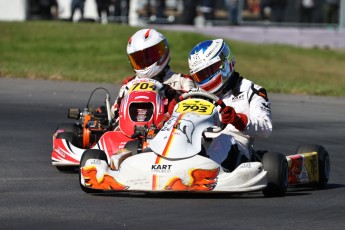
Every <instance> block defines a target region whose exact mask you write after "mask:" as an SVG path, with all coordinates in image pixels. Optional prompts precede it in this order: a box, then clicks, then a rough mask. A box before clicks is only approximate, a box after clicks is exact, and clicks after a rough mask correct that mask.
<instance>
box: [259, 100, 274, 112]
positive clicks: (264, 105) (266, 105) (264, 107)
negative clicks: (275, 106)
mask: <svg viewBox="0 0 345 230" xmlns="http://www.w3.org/2000/svg"><path fill="white" fill-rule="evenodd" d="M260 109H261V110H263V111H270V110H271V106H270V103H269V102H262V103H261V106H260Z"/></svg>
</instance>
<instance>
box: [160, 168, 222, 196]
mask: <svg viewBox="0 0 345 230" xmlns="http://www.w3.org/2000/svg"><path fill="white" fill-rule="evenodd" d="M218 174H219V168H215V169H192V170H191V171H190V173H189V176H190V182H189V183H188V184H184V183H183V181H182V179H181V178H179V177H173V178H171V179H170V180H169V182H168V183H167V184H166V185H165V186H164V189H165V190H173V191H210V190H213V189H214V188H215V187H216V185H217V176H218Z"/></svg>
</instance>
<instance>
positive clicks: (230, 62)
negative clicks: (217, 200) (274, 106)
mask: <svg viewBox="0 0 345 230" xmlns="http://www.w3.org/2000/svg"><path fill="white" fill-rule="evenodd" d="M188 63H189V68H190V73H191V76H192V77H193V79H194V81H195V82H196V85H197V86H198V87H199V88H201V89H202V90H205V91H207V92H209V93H213V94H215V95H217V96H218V97H220V99H222V100H223V101H224V103H225V104H226V107H225V108H224V109H220V115H221V121H222V123H224V124H226V125H227V126H226V127H225V129H224V130H223V131H222V132H221V133H218V134H215V133H207V137H211V138H213V140H212V142H211V144H210V146H209V148H208V149H207V151H206V154H207V155H208V156H209V157H210V158H211V159H212V160H214V161H215V162H217V163H219V164H221V165H222V166H223V167H224V168H226V169H228V170H230V171H232V170H233V169H235V168H236V167H237V166H238V164H239V163H241V162H245V161H249V160H252V159H253V158H252V151H253V141H254V138H256V137H265V138H266V137H268V136H270V134H271V132H272V116H271V108H270V102H269V100H268V97H267V93H266V90H265V89H264V88H262V87H261V86H259V85H256V84H254V83H253V82H251V81H250V80H247V79H245V78H243V77H242V76H240V74H239V73H238V72H236V71H235V58H234V57H233V55H232V53H231V51H230V48H229V46H228V45H227V44H226V43H225V42H224V41H223V39H216V40H207V41H204V42H201V43H199V44H198V45H196V46H195V47H194V48H193V49H192V50H191V52H190V54H189V58H188Z"/></svg>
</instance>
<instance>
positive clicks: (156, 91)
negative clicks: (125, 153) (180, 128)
mask: <svg viewBox="0 0 345 230" xmlns="http://www.w3.org/2000/svg"><path fill="white" fill-rule="evenodd" d="M99 89H103V90H105V91H106V92H107V94H106V98H105V105H102V106H90V105H89V102H90V100H91V97H92V95H93V94H94V92H95V91H96V90H99ZM109 101H110V97H109V92H108V91H107V90H106V89H104V88H97V89H95V90H94V91H93V92H92V93H91V95H90V98H89V100H88V103H87V106H86V108H85V109H84V110H82V111H81V110H79V109H75V108H71V109H69V111H68V118H72V119H76V120H77V122H75V123H64V124H61V125H59V126H58V128H57V129H56V131H55V133H54V135H53V151H52V156H51V158H52V164H53V165H54V166H55V167H56V168H57V169H58V170H60V171H71V170H75V169H78V168H79V164H80V158H81V156H82V154H83V153H84V151H85V150H87V149H92V150H95V149H99V150H102V151H104V152H105V153H106V154H109V156H111V155H112V154H113V153H115V152H116V151H117V150H119V149H122V148H123V147H124V146H125V144H126V143H127V142H128V141H132V140H136V139H138V138H140V139H141V140H144V139H146V138H148V139H150V138H152V137H153V136H154V135H155V134H156V133H157V125H159V124H160V123H162V122H163V120H164V119H165V114H164V106H165V105H166V104H167V99H166V98H165V95H164V90H163V85H162V84H161V83H159V82H158V81H155V80H152V79H139V80H133V81H131V82H130V83H129V84H128V87H127V93H126V95H125V96H124V97H123V99H122V102H121V106H120V108H119V117H118V120H117V121H116V122H115V121H113V120H112V116H111V109H110V102H109Z"/></svg>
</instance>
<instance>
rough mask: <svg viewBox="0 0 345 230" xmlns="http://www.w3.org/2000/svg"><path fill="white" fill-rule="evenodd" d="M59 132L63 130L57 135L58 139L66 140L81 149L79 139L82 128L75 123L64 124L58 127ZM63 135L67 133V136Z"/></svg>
mask: <svg viewBox="0 0 345 230" xmlns="http://www.w3.org/2000/svg"><path fill="white" fill-rule="evenodd" d="M57 130H63V132H61V133H58V134H57V135H56V138H58V139H66V140H68V141H69V142H71V143H72V144H73V145H75V146H77V147H79V148H80V147H81V139H80V137H79V136H80V134H81V127H80V126H78V125H77V124H73V123H63V124H60V125H58V127H57V128H56V131H57ZM56 131H55V132H56ZM63 133H66V134H63Z"/></svg>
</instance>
